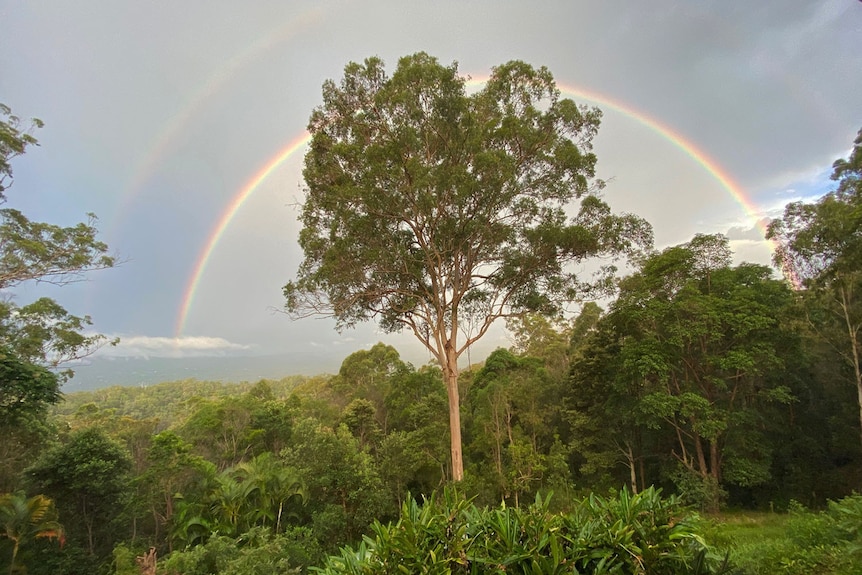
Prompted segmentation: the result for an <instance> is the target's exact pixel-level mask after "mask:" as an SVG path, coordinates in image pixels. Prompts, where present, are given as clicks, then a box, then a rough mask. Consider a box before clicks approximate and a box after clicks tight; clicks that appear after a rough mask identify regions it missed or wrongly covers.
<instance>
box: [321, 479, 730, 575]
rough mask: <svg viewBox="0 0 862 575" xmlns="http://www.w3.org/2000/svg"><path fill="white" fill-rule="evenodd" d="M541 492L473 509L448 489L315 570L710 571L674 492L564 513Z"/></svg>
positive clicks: (622, 496) (582, 505) (710, 562)
mask: <svg viewBox="0 0 862 575" xmlns="http://www.w3.org/2000/svg"><path fill="white" fill-rule="evenodd" d="M548 503H549V499H542V497H541V496H538V497H537V498H536V501H535V503H534V504H533V505H531V506H530V507H528V508H508V507H506V506H505V505H501V506H500V507H497V508H494V509H488V508H477V507H476V506H475V505H473V504H472V503H471V502H469V501H466V500H465V499H463V498H462V497H460V496H459V495H458V494H457V493H456V492H455V491H452V490H446V491H444V492H443V493H442V495H440V496H439V497H438V496H432V497H431V498H430V499H427V500H425V501H424V503H423V504H421V505H420V504H419V503H418V502H417V501H415V500H409V501H407V502H405V503H404V505H403V506H402V509H401V516H400V518H399V519H398V520H397V521H396V522H395V523H392V524H389V525H383V524H380V523H375V524H374V525H373V527H372V536H369V537H365V538H364V540H363V542H362V543H361V544H360V545H359V546H358V547H356V548H349V547H345V548H343V549H342V550H341V554H340V555H336V556H332V557H330V558H329V559H327V561H326V563H325V565H324V566H323V567H322V568H319V569H318V568H312V569H314V570H315V571H318V572H319V573H321V574H322V575H348V574H350V575H359V574H363V575H376V574H390V573H405V574H412V573H423V574H428V575H433V574H448V573H470V574H484V573H503V572H505V573H523V574H527V573H529V574H540V573H541V574H555V573H573V572H574V573H590V574H593V573H595V574H599V573H631V574H645V573H650V574H655V575H663V574H668V575H670V574H674V573H695V574H697V573H718V572H720V571H721V570H722V569H724V568H725V565H724V564H723V563H722V562H721V561H720V560H719V559H718V558H717V556H715V555H714V554H712V553H711V552H710V550H709V548H708V547H707V545H706V543H705V542H704V541H703V539H702V538H701V537H700V535H699V533H698V527H697V524H696V517H693V516H689V514H688V513H686V511H685V509H684V508H683V507H682V506H681V505H680V504H679V501H678V500H677V499H676V498H674V497H671V498H662V497H661V496H660V493H659V491H657V490H654V489H649V490H647V491H644V492H642V493H639V494H636V495H632V494H631V493H629V492H628V490H627V489H623V490H622V491H620V492H619V494H618V495H616V496H614V497H609V498H607V499H605V498H601V497H597V496H590V497H588V498H586V499H585V500H583V501H581V502H579V503H578V504H577V505H576V508H575V511H574V512H573V513H570V514H557V513H552V512H551V511H550V510H549V505H548Z"/></svg>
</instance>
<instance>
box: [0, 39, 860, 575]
mask: <svg viewBox="0 0 862 575" xmlns="http://www.w3.org/2000/svg"><path fill="white" fill-rule="evenodd" d="M323 92H324V103H323V105H322V106H321V107H320V108H318V109H316V110H315V111H314V113H313V114H312V117H311V120H310V126H309V129H310V131H311V133H312V140H311V144H310V147H309V152H308V154H307V156H306V164H305V172H304V177H305V181H306V185H307V186H308V190H307V194H308V199H307V200H306V204H305V206H304V211H303V220H302V221H303V225H304V229H303V232H302V234H301V235H300V245H301V246H302V248H303V251H304V253H305V257H306V259H305V261H304V262H303V263H302V265H301V266H300V269H299V272H298V275H297V277H296V278H295V279H294V280H292V281H290V282H289V283H288V284H287V285H286V286H285V288H284V294H285V301H286V304H285V305H286V310H287V311H288V312H289V313H290V314H292V315H293V316H294V317H305V316H307V315H314V314H324V315H327V316H328V317H334V318H335V319H336V320H337V321H338V322H339V327H341V328H344V327H350V326H351V325H355V324H356V323H358V322H362V321H369V320H373V321H376V322H378V324H379V325H380V326H381V327H382V328H383V329H384V330H387V331H402V330H405V331H407V332H408V333H413V334H414V335H416V337H417V338H418V339H419V341H420V342H422V343H423V344H424V345H425V346H426V347H427V349H428V350H429V353H430V355H431V356H432V357H433V358H434V362H432V363H429V364H427V365H420V366H415V365H412V364H410V363H408V362H405V361H403V360H402V358H401V357H400V355H399V352H398V350H397V349H395V348H393V347H392V346H389V345H385V344H383V343H379V344H377V345H375V346H373V347H371V348H370V349H366V350H361V351H357V352H355V353H352V354H350V355H348V356H347V357H345V358H343V360H342V361H341V367H340V369H339V370H338V372H337V373H336V374H332V375H325V374H324V375H319V376H314V377H307V376H288V377H285V378H284V379H281V380H261V381H257V382H242V383H236V384H228V383H219V382H206V381H198V380H195V379H188V380H183V381H175V382H165V383H162V384H159V385H155V386H150V387H145V388H138V387H135V388H133V387H109V388H105V389H100V390H97V391H92V392H80V393H74V394H69V395H63V394H62V383H63V382H64V381H66V380H68V378H69V377H72V376H73V374H72V373H71V371H69V370H68V369H67V368H68V366H69V365H70V364H69V362H70V360H73V359H76V358H80V357H84V356H86V355H88V354H90V353H92V352H93V351H94V350H95V349H96V348H98V347H99V346H102V345H110V344H111V343H114V342H111V341H108V340H106V339H105V338H103V337H101V336H98V335H96V336H94V335H88V334H90V333H91V331H90V329H89V327H88V326H89V323H90V320H89V318H88V317H86V316H83V317H78V316H74V315H72V314H70V313H69V312H67V311H66V310H65V309H64V308H63V307H62V306H60V305H59V304H58V303H57V302H55V301H53V300H50V299H47V298H44V299H40V300H37V301H36V302H33V303H31V304H27V305H24V306H19V305H17V304H16V303H15V302H14V300H13V299H11V298H6V299H4V300H3V301H2V302H0V370H2V373H0V437H2V438H3V439H2V442H0V524H2V529H0V568H2V569H5V570H6V571H7V572H8V573H10V575H11V574H14V573H28V574H30V575H39V574H59V573H67V574H77V573H81V574H84V573H86V574H93V573H105V574H108V573H116V574H132V573H145V574H152V575H155V573H159V574H160V575H169V574H189V575H192V574H201V575H204V574H216V573H219V574H233V575H244V574H258V573H306V572H317V573H327V574H329V573H331V574H335V573H414V572H415V573H420V572H421V573H504V572H506V573H512V572H517V573H669V574H670V573H779V572H780V573H811V572H818V573H859V571H858V569H859V565H862V532H860V528H862V497H860V496H859V495H856V494H855V492H856V491H857V490H859V489H860V488H862V481H860V478H862V360H860V352H862V341H860V340H859V337H860V328H862V131H860V133H859V136H858V137H857V138H856V140H855V142H854V147H853V148H852V150H851V152H850V154H849V156H848V157H846V158H839V159H838V160H836V162H835V164H834V166H833V173H832V179H833V180H834V189H833V191H831V192H830V193H828V194H826V195H825V196H823V197H822V198H821V199H819V200H817V201H816V202H811V203H802V202H797V203H792V204H788V205H787V206H786V208H785V212H784V215H783V217H781V218H776V219H775V220H773V221H772V222H771V223H770V224H769V228H768V232H767V237H768V238H769V239H771V240H772V241H773V242H774V245H775V261H774V267H769V266H764V265H759V264H751V263H740V264H734V263H733V253H732V252H731V249H730V244H729V241H728V239H727V238H726V237H724V236H723V235H720V234H698V235H695V236H694V237H692V238H691V239H690V240H689V241H688V242H686V243H684V244H681V245H676V246H669V247H664V248H662V249H655V248H654V247H653V246H652V231H651V228H650V227H649V224H648V223H646V222H645V221H643V220H641V219H640V218H638V217H637V216H634V215H631V214H621V215H616V214H613V213H612V212H611V211H610V209H609V207H608V206H607V205H606V204H605V203H604V202H603V200H601V199H600V197H599V191H600V189H601V186H602V185H603V184H602V183H601V182H597V181H595V180H594V179H593V165H594V163H595V160H596V159H595V157H594V156H593V155H592V154H591V153H590V139H591V138H592V136H593V135H594V134H595V132H596V130H597V129H598V125H599V120H600V116H601V114H600V112H599V111H598V110H595V109H592V110H590V109H587V108H582V107H578V106H576V105H575V104H574V103H572V102H571V101H570V100H567V99H559V97H558V96H559V93H558V91H556V90H555V87H554V83H553V78H552V77H551V76H550V73H548V72H547V71H546V70H545V69H538V70H537V69H533V68H531V67H529V66H527V65H525V64H523V63H519V62H512V63H509V64H505V65H503V66H501V67H499V68H496V69H495V71H494V74H493V75H492V77H491V79H490V80H489V81H488V82H487V84H486V86H485V88H483V89H482V90H480V91H479V92H477V93H476V94H471V95H466V94H465V92H464V83H463V80H459V79H458V76H457V69H456V68H455V67H454V66H453V67H444V66H441V65H439V64H438V63H437V62H436V60H434V59H432V58H430V57H428V56H427V55H424V54H417V55H414V56H411V57H407V58H404V59H402V61H401V62H400V63H399V66H398V69H397V70H396V72H395V73H394V74H393V75H392V76H391V78H390V77H388V76H386V74H385V72H384V71H383V65H382V62H380V61H378V60H375V59H369V60H367V61H366V62H365V64H351V65H348V67H347V68H345V78H344V79H343V80H342V82H341V83H340V84H336V83H335V82H329V83H327V84H326V85H324V91H323ZM0 111H2V116H3V119H2V121H0V200H2V201H5V196H4V195H3V194H4V193H6V192H7V191H9V190H10V185H11V182H12V168H11V160H12V159H14V158H15V157H16V156H19V155H21V154H23V153H24V152H25V151H26V149H27V148H28V147H29V146H33V145H35V144H36V139H35V137H34V136H33V130H34V129H35V128H38V127H40V123H39V122H38V121H34V123H33V124H32V125H28V124H26V123H22V122H21V120H20V119H19V118H18V117H16V116H14V115H13V114H12V112H11V110H10V109H9V108H6V107H3V108H2V110H0ZM405 118H406V119H407V121H406V122H405V121H404V119H405ZM396 128H397V129H396ZM390 137H391V138H390ZM394 150H398V153H395V152H394ZM434 154H439V155H440V157H439V158H437V157H436V156H435V157H431V156H433V155H434ZM429 157H430V159H428V158H429ZM393 158H395V159H393ZM452 158H455V159H452ZM402 160H403V163H400V162H401V161H402ZM465 166H467V167H468V168H465ZM381 189H384V190H389V191H391V194H390V195H388V196H386V197H381V193H380V190H381ZM405 190H409V191H410V193H408V192H407V191H405ZM410 194H413V195H412V196H411V195H410ZM572 202H575V203H579V205H580V208H579V210H578V211H577V213H576V214H575V215H574V216H571V214H570V213H567V212H566V211H565V208H566V206H567V205H569V204H570V203H572ZM405 214H407V215H405ZM411 215H412V216H411ZM0 218H2V222H0V289H2V290H4V292H5V293H8V292H9V290H14V289H15V288H16V287H17V286H19V285H21V284H22V283H24V282H28V281H51V282H52V283H56V284H59V285H63V284H64V283H66V282H69V281H73V280H74V279H76V278H79V277H81V276H82V275H83V274H90V273H91V272H93V271H96V270H99V269H104V268H108V267H111V266H113V265H115V263H116V262H115V260H114V258H113V257H111V256H109V255H107V254H108V247H107V246H106V245H105V244H104V243H102V242H101V241H100V240H99V239H98V234H97V229H96V223H97V222H96V220H95V218H94V217H93V218H92V219H90V220H88V222H87V223H82V224H78V225H77V226H73V227H70V228H63V227H60V226H55V225H52V224H46V223H40V222H33V221H31V220H29V219H28V218H27V217H26V216H25V215H24V214H23V213H21V212H19V211H17V210H13V209H8V208H6V209H2V210H0ZM393 222H394V223H393ZM357 238H364V241H362V242H359V241H357ZM614 258H617V259H619V260H620V261H624V262H625V263H624V264H623V269H624V271H622V272H619V270H617V268H616V266H611V265H601V266H596V273H595V274H594V275H593V276H591V277H590V278H586V277H584V276H583V275H582V274H581V275H579V273H580V272H579V273H575V272H574V271H571V270H573V269H575V268H578V269H580V267H579V266H580V264H582V263H585V262H590V261H594V260H597V259H598V260H601V261H603V262H607V261H611V260H613V259H614ZM429 262H430V263H429ZM441 262H442V263H441ZM435 266H436V267H435ZM573 304H577V305H573ZM572 309H575V310H576V311H573V312H571V311H569V310H572ZM495 321H499V322H505V326H506V328H507V329H508V331H509V332H510V334H511V336H512V341H513V345H512V346H511V347H510V348H507V349H503V348H500V349H497V350H495V351H494V352H492V353H491V354H490V355H489V356H488V357H487V358H485V359H484V360H483V361H481V362H479V363H475V364H471V365H464V362H463V359H464V358H463V356H462V354H463V353H464V352H465V351H466V350H468V349H469V347H470V345H471V344H473V343H475V341H477V340H478V339H479V338H480V337H481V336H482V335H483V334H484V333H486V331H487V329H488V327H490V325H491V323H493V322H495ZM468 325H469V326H470V327H472V328H473V329H472V331H470V330H466V326H468ZM464 333H467V335H466V336H464V335H463V334H464ZM459 360H461V362H460V363H459Z"/></svg>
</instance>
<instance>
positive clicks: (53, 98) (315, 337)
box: [0, 0, 862, 375]
mask: <svg viewBox="0 0 862 575" xmlns="http://www.w3.org/2000/svg"><path fill="white" fill-rule="evenodd" d="M0 21H2V22H3V34H2V35H0V102H3V103H5V104H6V105H8V106H10V107H11V108H12V110H13V113H15V114H16V115H18V116H20V117H22V118H30V117H38V118H40V119H41V120H43V121H44V123H45V127H44V128H43V129H41V130H39V131H38V132H37V133H36V136H37V137H38V139H39V142H40V146H39V147H38V148H31V149H30V150H29V151H28V153H27V154H26V155H24V156H22V157H19V158H17V159H16V160H15V161H14V163H13V169H14V176H15V183H14V186H13V187H12V189H11V190H10V191H9V193H8V196H9V202H8V204H7V207H14V208H18V209H21V210H23V211H24V212H25V213H26V214H27V215H28V216H29V217H31V218H32V219H37V220H43V221H49V222H52V223H57V224H63V225H73V224H75V223H77V222H78V221H83V220H85V219H86V214H87V213H90V212H92V213H95V214H96V215H97V216H98V218H99V221H98V226H99V229H100V231H101V237H102V239H104V240H105V241H106V242H107V243H108V244H109V245H110V246H111V250H112V251H113V252H114V253H116V254H117V255H118V256H119V258H120V259H121V261H122V263H121V265H119V266H117V267H116V268H114V269H110V270H106V271H99V272H96V273H93V274H91V275H90V276H88V278H87V281H84V282H80V283H77V284H74V285H71V286H66V287H63V288H62V289H57V288H53V287H52V286H46V285H35V286H25V287H24V288H23V289H19V290H18V291H17V292H16V293H15V294H14V297H15V298H16V299H17V300H20V302H21V303H26V301H29V300H30V299H32V298H33V297H36V296H41V295H48V296H50V297H54V298H55V299H57V300H58V301H59V302H60V303H61V304H63V305H64V306H65V307H66V308H67V309H68V310H69V311H70V312H72V313H75V314H78V315H85V314H86V315H89V316H91V317H92V320H93V328H94V329H95V330H98V331H99V332H101V333H105V334H109V335H111V336H119V337H120V338H121V343H120V345H119V346H117V347H116V348H110V349H106V350H103V351H102V352H100V353H103V354H107V355H111V356H114V357H119V356H127V357H185V356H208V355H221V356H224V355H231V354H234V355H270V354H281V353H290V355H291V357H295V358H301V357H302V356H303V355H304V354H307V355H309V356H311V355H312V354H313V355H315V356H318V355H319V354H320V353H321V350H323V351H324V352H326V351H327V350H329V351H331V357H332V365H331V368H330V371H336V370H337V368H338V365H339V364H340V362H341V361H342V360H343V358H344V357H346V356H347V355H349V354H350V353H352V352H354V351H356V350H359V349H365V348H368V347H369V346H370V345H372V344H374V343H376V342H377V341H384V342H386V343H390V344H392V345H395V346H396V347H397V348H398V349H399V351H400V352H401V354H402V356H403V357H404V358H405V359H408V360H410V361H413V362H414V363H424V362H426V361H428V359H429V357H428V354H427V352H423V351H422V349H421V347H420V346H419V344H418V343H416V342H415V341H413V340H412V339H411V337H410V336H408V335H389V334H383V333H381V332H380V331H379V330H378V329H377V327H376V326H375V325H374V324H364V325H362V326H359V327H358V328H357V329H354V330H349V331H345V332H343V333H338V332H336V331H335V329H334V324H333V323H332V322H331V321H329V320H324V319H304V320H299V321H291V320H290V319H289V318H288V317H287V316H286V315H284V314H282V313H279V312H278V311H277V310H278V309H280V308H281V307H282V305H283V301H282V295H281V288H282V286H283V285H284V284H285V283H286V282H287V281H288V280H290V279H292V278H294V274H295V272H296V269H297V267H298V265H299V263H300V261H301V257H302V253H301V250H300V248H299V246H298V244H297V234H298V232H299V222H298V221H297V216H298V214H299V211H298V206H299V205H301V202H302V199H303V184H302V177H301V167H302V156H303V154H304V151H305V147H304V140H303V135H304V129H305V126H306V124H307V121H308V118H309V115H310V114H311V111H312V110H313V109H314V107H315V106H318V105H320V104H321V101H322V100H321V86H322V84H323V82H324V81H325V80H327V79H335V80H338V79H340V78H341V76H342V72H343V69H344V66H345V65H346V64H347V63H348V62H350V61H362V60H364V59H365V58H367V57H370V56H379V57H381V58H382V59H383V60H384V61H385V62H386V64H387V69H388V70H389V71H390V72H391V71H393V70H394V68H395V65H396V64H397V61H398V58H399V57H401V56H404V55H408V54H412V53H415V52H418V51H425V52H428V53H429V54H431V55H433V56H435V57H437V58H438V59H439V60H440V61H441V62H442V63H444V64H449V63H451V62H453V61H457V62H458V68H459V71H460V72H461V73H462V74H463V75H465V76H470V77H473V78H481V77H483V76H487V75H488V74H489V73H490V71H491V68H492V67H493V66H495V65H499V64H502V63H504V62H507V61H509V60H513V59H517V60H524V61H526V62H528V63H530V64H532V65H534V66H547V67H548V68H549V69H550V71H551V72H552V73H553V75H554V77H555V78H556V80H557V82H558V84H559V86H560V87H561V89H562V91H563V95H564V96H566V97H571V98H573V99H574V100H575V101H577V102H578V103H582V104H587V105H590V106H598V107H599V108H600V109H602V110H603V112H604V116H603V123H602V127H601V129H600V130H599V134H598V135H597V137H596V139H595V153H596V155H597V157H598V175H599V177H601V178H603V179H605V180H607V181H608V186H607V188H606V189H605V191H604V193H603V195H604V198H605V199H606V200H607V201H608V202H609V203H610V204H611V206H612V208H613V209H615V210H616V211H620V212H623V211H624V212H633V213H636V214H638V215H640V216H642V217H644V218H646V219H647V220H648V221H649V222H650V223H651V224H652V225H653V227H654V230H655V240H656V246H657V247H659V248H661V247H665V246H669V245H674V244H679V243H683V242H686V241H688V240H689V239H691V237H692V236H693V235H694V234H695V233H717V232H721V233H725V234H727V235H728V237H729V238H730V239H731V244H732V247H733V248H734V250H735V252H736V259H737V261H755V262H759V263H769V258H770V246H769V244H768V243H767V242H765V240H763V239H762V238H763V225H764V222H765V221H767V220H766V218H770V217H776V216H778V215H780V214H781V213H782V210H783V206H784V205H785V204H786V203H787V202H790V201H797V200H804V201H811V200H814V199H816V198H817V197H819V196H820V195H822V194H823V193H825V192H827V191H829V190H830V189H831V188H832V184H833V183H832V182H831V181H830V180H829V174H830V172H831V165H832V162H833V161H834V160H836V159H837V158H840V157H846V155H847V154H848V152H849V150H850V147H851V145H852V142H853V139H854V137H855V136H856V133H857V131H858V130H859V129H860V128H862V73H860V71H862V50H860V49H859V46H860V45H862V2H859V1H858V0H824V1H819V2H811V1H810V0H775V1H768V0H763V1H758V2H748V1H743V0H731V1H727V0H687V1H686V0H677V1H669V0H654V1H652V2H632V1H622V0H593V1H579V2H572V1H546V2H526V1H519V2H516V1H500V0H494V1H491V0H488V1H474V0H461V1H457V2H421V3H420V2H412V1H404V0H397V1H366V2H337V1H317V2H310V1H308V2H305V1H292V2H283V1H280V2H279V1H271V2H265V1H259V0H246V1H244V2H242V3H237V2H227V1H222V0H206V1H197V0H183V1H181V2H175V1H162V0H150V1H142V0H127V1H124V2H116V1H115V0H105V1H101V0H99V1H97V0H78V1H77V2H66V1H60V0H41V1H25V0H0ZM510 344H511V342H510V341H509V340H508V338H507V336H506V333H505V332H504V331H503V330H496V331H495V332H493V333H491V334H489V335H488V336H486V338H485V341H482V342H481V343H480V344H477V347H476V352H475V354H476V355H475V356H474V357H473V358H472V360H474V361H475V360H476V359H477V357H478V356H481V355H482V354H485V353H487V352H488V351H490V350H492V349H494V348H496V347H499V346H508V345H510ZM296 361H297V363H296V364H295V365H293V366H290V365H288V366H286V367H285V371H286V372H287V373H286V374H285V375H287V374H288V373H290V372H291V369H292V368H293V367H295V368H296V370H295V371H296V372H300V371H301V365H300V363H301V360H296Z"/></svg>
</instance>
